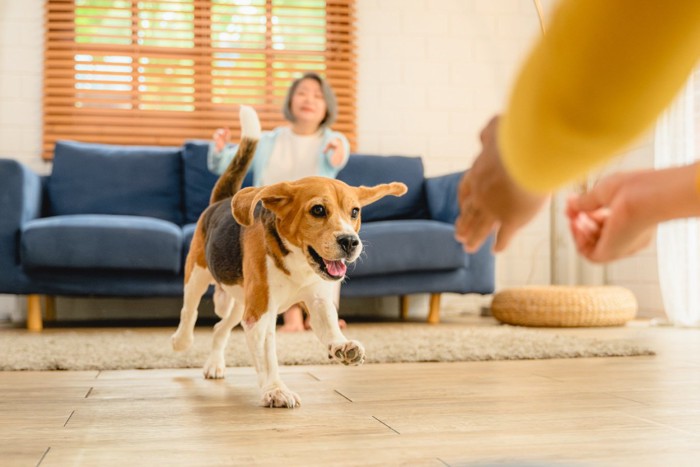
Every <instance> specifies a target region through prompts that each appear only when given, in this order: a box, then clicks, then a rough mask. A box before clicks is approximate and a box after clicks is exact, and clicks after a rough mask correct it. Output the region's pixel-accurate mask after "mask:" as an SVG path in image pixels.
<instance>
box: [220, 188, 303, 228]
mask: <svg viewBox="0 0 700 467" xmlns="http://www.w3.org/2000/svg"><path fill="white" fill-rule="evenodd" d="M261 201H262V203H263V206H265V208H267V209H269V210H270V211H272V212H274V213H275V215H277V216H278V217H284V215H285V214H286V213H287V211H288V208H289V206H290V205H291V201H292V191H291V189H290V187H289V184H288V183H276V184H274V185H270V186H264V187H259V188H255V187H247V188H244V189H242V190H240V191H239V192H238V193H236V194H235V196H234V197H233V199H232V200H231V212H232V213H233V217H234V218H235V219H236V222H238V223H239V224H241V225H243V226H249V225H252V224H253V220H254V219H255V206H257V205H258V203H259V202H261Z"/></svg>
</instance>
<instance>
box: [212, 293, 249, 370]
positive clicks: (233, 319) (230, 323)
mask: <svg viewBox="0 0 700 467" xmlns="http://www.w3.org/2000/svg"><path fill="white" fill-rule="evenodd" d="M224 293H225V292H224ZM226 296H227V297H229V298H228V302H227V303H226V304H225V305H224V304H222V305H221V306H225V311H224V313H225V317H224V319H222V320H221V321H219V322H218V323H216V325H214V336H213V337H212V342H211V353H210V354H209V358H208V359H207V363H206V364H205V365H204V377H205V378H207V379H220V378H223V377H224V373H225V371H226V360H225V358H224V352H225V350H226V344H227V343H228V338H229V336H230V335H231V330H232V329H233V328H234V327H235V326H236V325H237V324H238V323H240V322H241V318H243V304H242V303H241V302H239V301H234V300H233V298H231V296H230V295H229V294H226ZM217 306H218V305H217ZM222 310H223V309H222Z"/></svg>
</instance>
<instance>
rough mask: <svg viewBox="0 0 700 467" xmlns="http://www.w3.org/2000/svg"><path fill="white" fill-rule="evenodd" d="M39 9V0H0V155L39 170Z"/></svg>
mask: <svg viewBox="0 0 700 467" xmlns="http://www.w3.org/2000/svg"><path fill="white" fill-rule="evenodd" d="M43 12H44V2H43V1H42V0H24V1H14V0H0V102H1V104H2V105H0V156H2V157H12V158H15V159H19V160H21V161H22V162H24V163H26V164H28V165H29V166H31V167H32V168H33V169H35V170H37V171H39V172H41V173H45V172H47V171H48V170H49V167H48V166H47V164H45V163H43V162H42V161H41V158H40V153H41V86H42V74H43V48H44V42H43V40H44V38H43V28H44V26H43V21H44V16H43Z"/></svg>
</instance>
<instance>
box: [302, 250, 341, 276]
mask: <svg viewBox="0 0 700 467" xmlns="http://www.w3.org/2000/svg"><path fill="white" fill-rule="evenodd" d="M309 254H310V255H311V257H312V258H313V260H314V261H316V264H318V267H319V269H320V270H321V272H322V273H323V274H325V275H326V276H328V277H329V278H331V279H335V280H338V279H342V278H343V277H345V273H346V272H347V270H348V266H347V265H346V264H345V258H341V259H336V260H330V259H325V258H322V257H321V255H319V254H318V253H316V250H314V249H313V248H311V247H309Z"/></svg>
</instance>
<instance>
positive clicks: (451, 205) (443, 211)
mask: <svg viewBox="0 0 700 467" xmlns="http://www.w3.org/2000/svg"><path fill="white" fill-rule="evenodd" d="M464 173H465V172H455V173H451V174H447V175H442V176H440V177H431V178H426V179H425V198H426V202H427V204H428V211H429V212H430V218H431V219H435V220H438V221H442V222H447V223H448V224H454V223H455V221H456V220H457V217H458V216H459V202H458V200H457V193H458V191H459V182H460V181H461V180H462V177H463V176H464Z"/></svg>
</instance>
